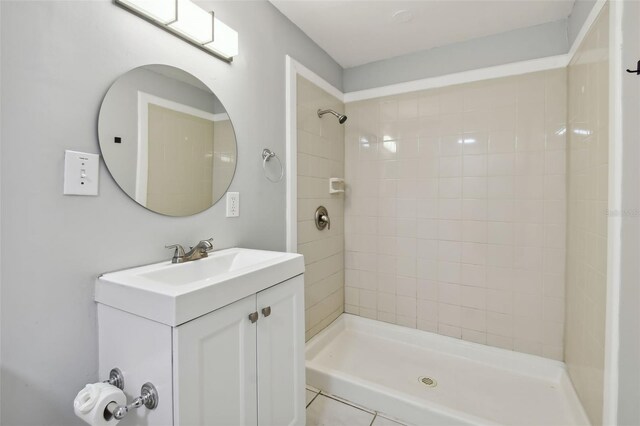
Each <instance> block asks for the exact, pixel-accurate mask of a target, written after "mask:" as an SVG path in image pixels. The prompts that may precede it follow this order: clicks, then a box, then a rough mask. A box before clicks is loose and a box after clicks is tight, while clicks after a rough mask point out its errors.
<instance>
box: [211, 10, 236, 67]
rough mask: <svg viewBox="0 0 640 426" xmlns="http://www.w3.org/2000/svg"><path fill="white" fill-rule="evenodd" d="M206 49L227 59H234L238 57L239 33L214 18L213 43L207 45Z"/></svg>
mask: <svg viewBox="0 0 640 426" xmlns="http://www.w3.org/2000/svg"><path fill="white" fill-rule="evenodd" d="M205 47H206V48H207V49H209V50H212V51H214V52H216V53H218V54H220V55H222V56H224V57H225V58H233V57H234V56H237V55H238V32H237V31H235V30H234V29H233V28H231V27H230V26H228V25H227V24H225V23H224V22H222V21H220V20H219V19H218V18H214V23H213V42H212V43H207V44H205Z"/></svg>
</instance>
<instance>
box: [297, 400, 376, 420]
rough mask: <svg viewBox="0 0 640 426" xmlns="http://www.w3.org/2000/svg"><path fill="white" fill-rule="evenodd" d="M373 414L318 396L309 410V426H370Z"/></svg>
mask: <svg viewBox="0 0 640 426" xmlns="http://www.w3.org/2000/svg"><path fill="white" fill-rule="evenodd" d="M373 416H374V415H373V414H371V413H367V412H366V411H362V410H360V409H358V408H355V407H352V406H351V405H347V404H343V403H342V402H339V401H336V400H335V399H331V398H327V397H326V396H324V395H318V397H317V398H316V399H314V400H313V402H312V403H311V405H309V408H307V426H370V425H371V421H372V420H373Z"/></svg>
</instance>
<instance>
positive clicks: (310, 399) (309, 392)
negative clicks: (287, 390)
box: [305, 389, 318, 406]
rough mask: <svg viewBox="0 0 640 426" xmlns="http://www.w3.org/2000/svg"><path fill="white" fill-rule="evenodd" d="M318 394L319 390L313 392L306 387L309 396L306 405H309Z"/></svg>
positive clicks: (306, 393)
mask: <svg viewBox="0 0 640 426" xmlns="http://www.w3.org/2000/svg"><path fill="white" fill-rule="evenodd" d="M317 394H318V392H312V391H310V390H309V389H305V395H306V398H307V402H306V403H305V406H307V405H309V403H310V402H311V401H312V400H313V398H315V397H316V395H317Z"/></svg>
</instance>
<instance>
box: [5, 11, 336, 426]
mask: <svg viewBox="0 0 640 426" xmlns="http://www.w3.org/2000/svg"><path fill="white" fill-rule="evenodd" d="M206 5H207V6H210V7H211V8H215V10H216V14H217V16H219V17H220V19H222V20H224V21H225V22H228V23H229V25H231V26H232V27H233V28H235V29H236V30H237V31H238V32H239V34H240V52H241V53H240V56H239V57H238V58H237V60H236V61H234V62H233V64H231V65H227V64H226V63H224V62H221V61H219V60H217V59H215V58H214V57H212V56H209V55H207V54H205V53H203V52H201V51H200V50H198V49H196V48H194V47H192V46H189V45H188V44H186V43H184V42H183V41H181V40H179V39H177V38H176V37H174V36H172V35H171V34H168V33H166V32H164V31H161V30H160V29H158V28H156V27H154V26H153V25H151V24H149V23H147V22H144V21H143V20H141V19H139V18H137V17H135V16H134V15H132V14H130V13H128V12H126V11H124V10H123V9H120V8H118V7H116V6H114V5H113V4H112V3H111V2H110V1H109V0H97V1H42V2H35V1H20V2H12V1H2V2H0V8H1V13H0V15H1V19H2V20H1V21H0V24H1V25H0V26H1V29H0V31H1V35H0V40H1V43H2V44H1V46H0V47H1V49H2V57H1V64H0V74H1V85H2V90H3V91H2V98H1V106H0V108H1V109H2V129H1V132H0V137H1V138H2V147H1V152H0V153H1V171H2V173H1V177H0V180H1V182H2V190H1V194H2V198H1V200H0V203H1V206H2V217H1V219H2V223H1V225H2V226H1V231H0V232H1V233H2V246H1V250H2V254H3V255H2V259H1V260H2V265H1V271H2V276H1V279H2V300H1V315H2V317H1V320H2V326H1V334H2V348H1V350H2V352H1V359H2V366H1V367H2V380H1V392H2V401H1V413H2V418H1V419H0V423H2V424H3V425H73V424H81V422H80V420H79V419H76V418H75V417H74V415H73V410H72V401H73V398H74V397H75V394H76V392H77V391H78V390H79V389H80V388H81V387H82V386H84V384H85V383H88V382H93V381H96V380H97V379H98V371H97V361H98V359H97V338H96V330H97V329H96V315H95V313H96V307H95V304H94V302H93V293H94V289H93V286H94V280H95V278H96V275H98V274H99V273H101V272H105V271H110V270H114V269H120V268H125V267H129V266H134V265H139V264H144V263H148V262H156V261H160V260H165V259H168V258H169V257H170V256H171V252H170V251H168V250H165V249H164V248H163V247H164V245H165V244H168V243H182V244H185V245H186V244H190V243H191V244H193V242H195V241H198V240H200V239H202V238H206V237H209V236H213V237H214V238H215V241H216V243H215V244H216V247H217V248H225V247H232V246H244V247H255V248H265V249H273V250H284V249H285V184H284V182H282V183H279V184H272V183H270V182H268V181H267V180H266V179H265V178H264V177H263V175H262V168H261V158H260V153H261V151H262V148H263V147H269V148H271V149H273V150H274V151H276V152H277V153H278V154H280V155H281V156H284V149H285V118H284V110H285V77H284V76H285V73H284V66H285V57H284V56H285V54H286V53H289V54H291V55H292V56H294V57H295V58H296V59H297V60H299V61H300V62H302V63H303V64H305V65H306V66H307V67H309V68H311V69H313V70H314V71H315V72H316V73H318V74H319V75H321V76H322V77H323V78H325V79H326V80H327V81H329V82H331V84H333V85H335V86H336V87H339V88H340V87H341V78H342V69H341V68H340V67H339V66H338V65H337V64H336V63H335V62H334V61H333V60H331V58H329V57H328V56H327V55H326V54H325V53H324V52H323V51H322V50H321V49H320V48H318V47H317V46H316V45H315V44H314V43H313V42H311V41H310V40H309V39H308V38H307V37H306V36H305V35H304V34H303V33H302V32H301V31H300V30H299V29H298V28H297V27H295V26H294V25H293V24H291V23H290V22H289V21H287V20H286V19H285V18H284V17H283V16H282V15H281V14H280V13H279V12H278V11H276V10H275V8H273V7H272V6H271V5H270V4H268V3H267V2H265V1H255V2H206ZM149 63H164V64H169V65H173V66H177V67H181V68H183V69H185V70H186V71H189V72H190V73H192V74H194V75H195V76H196V77H198V78H199V79H201V80H202V81H203V82H205V83H207V84H208V85H209V86H210V87H211V88H212V89H213V90H214V92H215V93H216V94H217V95H218V97H219V98H220V100H221V101H222V102H223V103H224V105H225V106H226V108H227V110H228V111H229V115H230V116H231V117H232V118H233V121H234V126H235V129H236V132H237V138H238V155H239V159H238V169H237V173H236V177H235V179H234V181H233V183H232V185H231V190H233V191H239V192H240V195H241V204H240V205H241V212H240V213H241V214H240V217H239V218H237V219H226V218H225V217H224V205H223V203H218V204H217V205H215V206H214V207H213V208H211V209H209V210H207V211H205V212H203V213H201V214H198V215H195V216H191V217H187V218H172V217H165V216H161V215H158V214H155V213H152V212H150V211H147V210H146V209H144V208H143V207H141V206H139V205H138V204H136V203H135V202H134V201H132V200H131V199H129V197H128V196H127V195H125V194H124V193H123V192H122V191H121V190H120V188H119V187H118V186H117V185H116V183H115V182H114V181H113V179H112V178H111V177H110V175H109V174H108V172H107V170H106V168H105V167H104V165H102V167H101V171H100V196H98V197H73V196H63V195H62V173H63V158H64V150H65V149H67V148H68V149H75V150H80V151H87V152H96V153H97V152H99V148H98V140H97V119H98V110H99V107H100V103H101V101H102V98H103V96H104V95H105V93H106V91H107V89H108V88H109V86H110V85H111V84H112V83H113V82H114V81H115V80H116V79H117V78H118V77H119V76H120V75H121V74H123V73H125V72H127V71H129V70H130V69H132V68H135V67H138V66H140V65H144V64H149ZM265 221H266V222H268V226H265ZM100 373H101V374H103V375H104V374H106V372H105V371H103V372H100ZM166 402H168V401H167V399H165V403H166Z"/></svg>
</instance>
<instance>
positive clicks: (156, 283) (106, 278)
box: [95, 248, 304, 326]
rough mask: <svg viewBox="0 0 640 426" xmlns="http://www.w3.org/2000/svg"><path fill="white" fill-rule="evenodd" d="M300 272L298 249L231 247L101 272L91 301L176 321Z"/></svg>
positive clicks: (301, 260)
mask: <svg viewBox="0 0 640 426" xmlns="http://www.w3.org/2000/svg"><path fill="white" fill-rule="evenodd" d="M303 272H304V260H303V257H302V256H301V255H299V254H295V253H281V252H274V251H264V250H250V249H241V248H233V249H227V250H221V251H217V252H213V253H210V254H209V257H207V258H204V259H200V260H195V261H192V262H187V263H180V264H172V263H171V261H166V262H161V263H155V264H153V265H147V266H140V267H137V268H132V269H125V270H123V271H118V272H111V273H108V274H104V275H101V276H99V277H98V279H97V281H96V296H95V300H96V302H98V303H103V304H105V305H109V306H112V307H114V308H117V309H120V310H123V311H126V312H130V313H132V314H135V315H139V316H142V317H145V318H149V319H151V320H154V321H158V322H161V323H163V324H167V325H170V326H178V325H180V324H182V323H185V322H187V321H190V320H192V319H194V318H197V317H199V316H201V315H204V314H206V313H208V312H211V311H214V310H216V309H218V308H221V307H223V306H225V305H228V304H229V303H233V302H235V301H236V300H240V299H242V298H244V297H247V296H249V295H251V294H254V293H257V292H259V291H261V290H264V289H266V288H268V287H271V286H273V285H276V284H278V283H280V282H282V281H286V280H288V279H289V278H293V277H295V276H296V275H300V274H302V273H303Z"/></svg>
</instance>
